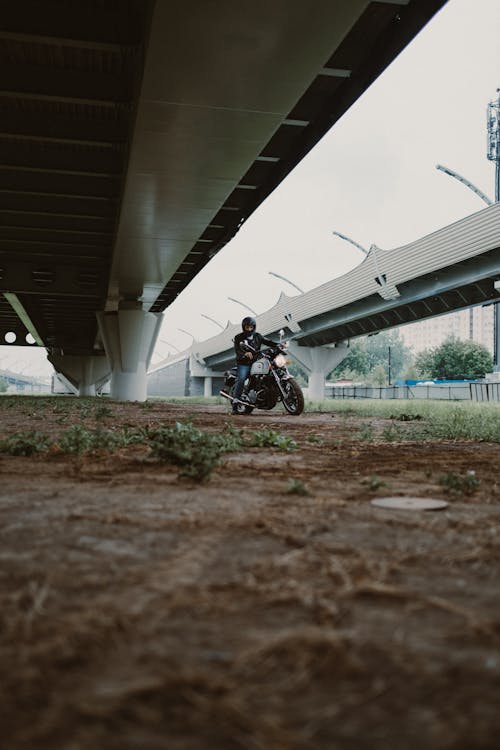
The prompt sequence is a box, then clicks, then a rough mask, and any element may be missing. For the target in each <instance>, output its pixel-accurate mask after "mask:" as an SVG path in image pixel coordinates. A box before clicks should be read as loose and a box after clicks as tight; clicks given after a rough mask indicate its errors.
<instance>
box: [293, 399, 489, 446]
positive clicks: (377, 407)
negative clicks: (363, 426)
mask: <svg viewBox="0 0 500 750" xmlns="http://www.w3.org/2000/svg"><path fill="white" fill-rule="evenodd" d="M307 410H308V411H321V412H330V411H335V413H336V414H338V415H339V416H359V417H376V418H379V419H393V420H395V419H397V420H399V421H404V422H409V421H418V422H420V423H421V424H420V425H419V429H418V431H410V432H407V431H406V430H405V431H401V432H400V433H399V434H398V437H397V439H398V440H415V439H418V440H435V439H438V440H440V439H441V440H480V441H489V442H493V443H500V404H498V403H477V402H470V401H462V402H458V403H457V402H456V401H454V402H451V401H436V400H427V399H418V400H412V401H409V400H406V399H401V401H398V404H397V409H395V404H394V399H385V400H384V399H380V400H379V399H376V400H375V399H363V400H361V399H345V400H341V399H331V400H325V401H317V402H308V405H307ZM388 435H389V437H390V438H391V439H394V437H395V435H394V434H393V433H388Z"/></svg>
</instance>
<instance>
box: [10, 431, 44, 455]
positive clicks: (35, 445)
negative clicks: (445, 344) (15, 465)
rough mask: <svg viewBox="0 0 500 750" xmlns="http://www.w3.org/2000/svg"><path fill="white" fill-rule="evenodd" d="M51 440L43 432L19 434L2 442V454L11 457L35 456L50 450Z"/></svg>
mask: <svg viewBox="0 0 500 750" xmlns="http://www.w3.org/2000/svg"><path fill="white" fill-rule="evenodd" d="M49 445H50V440H49V438H48V437H47V435H44V434H43V432H36V431H33V432H24V433H22V432H17V433H15V434H14V435H10V436H9V437H8V438H5V439H4V440H0V453H7V454H8V455H10V456H33V455H34V454H36V453H43V452H45V451H47V450H48V449H49Z"/></svg>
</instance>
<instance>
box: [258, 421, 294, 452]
mask: <svg viewBox="0 0 500 750" xmlns="http://www.w3.org/2000/svg"><path fill="white" fill-rule="evenodd" d="M245 444H246V445H248V446H249V447H257V448H278V449H279V450H281V451H288V452H289V451H294V450H295V449H296V448H297V443H296V442H295V440H293V439H292V438H289V437H287V436H286V435H282V434H281V433H280V432H277V431H276V430H273V429H271V428H270V427H264V428H263V429H262V430H253V431H252V432H248V433H246V434H245Z"/></svg>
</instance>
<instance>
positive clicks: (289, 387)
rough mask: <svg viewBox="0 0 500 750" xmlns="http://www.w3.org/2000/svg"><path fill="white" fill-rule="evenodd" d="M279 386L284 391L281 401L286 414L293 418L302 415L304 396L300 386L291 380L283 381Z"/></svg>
mask: <svg viewBox="0 0 500 750" xmlns="http://www.w3.org/2000/svg"><path fill="white" fill-rule="evenodd" d="M281 385H282V388H283V390H284V391H285V395H284V397H283V398H282V401H283V406H284V407H285V409H286V410H287V412H288V413H289V414H293V415H294V416H298V415H299V414H302V412H303V411H304V394H303V393H302V389H301V387H300V385H299V384H298V383H297V382H296V381H295V380H294V379H293V378H290V379H289V380H285V381H284V382H282V384H281Z"/></svg>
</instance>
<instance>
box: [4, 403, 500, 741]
mask: <svg viewBox="0 0 500 750" xmlns="http://www.w3.org/2000/svg"><path fill="white" fill-rule="evenodd" d="M63 400H64V399H63ZM27 403H29V404H32V403H33V402H32V401H29V402H23V401H22V399H19V400H18V402H17V405H16V406H14V407H13V408H9V409H3V410H2V412H1V414H0V418H1V420H2V434H3V436H4V437H5V436H6V435H9V434H12V433H14V432H19V431H21V430H24V431H27V430H41V431H45V432H48V433H50V434H52V435H54V436H57V434H58V433H59V432H60V431H61V430H62V429H66V428H67V427H68V424H69V423H70V422H71V420H72V419H75V417H71V416H65V415H64V412H61V410H60V409H56V408H55V407H54V408H52V407H51V408H44V409H43V410H39V409H37V408H36V407H33V406H31V405H30V406H29V408H28V407H27V406H26V404H27ZM23 404H24V405H23ZM78 418H79V419H81V421H82V424H88V425H89V426H92V425H93V422H92V419H93V417H92V415H91V414H90V413H89V415H88V416H85V414H84V413H83V412H82V414H81V415H80V417H78ZM186 419H191V420H192V423H193V424H194V425H196V426H198V427H200V428H201V429H203V430H207V431H222V430H224V429H225V426H226V425H227V423H228V422H231V420H232V423H233V424H237V427H238V428H245V429H251V430H259V429H262V428H271V429H273V430H276V431H278V432H279V433H281V434H282V435H285V436H288V437H290V438H293V439H294V440H295V441H296V442H297V445H298V447H297V449H296V450H294V451H290V452H286V451H280V450H277V449H269V448H248V449H246V450H245V451H244V452H239V453H227V454H224V456H223V459H222V461H221V463H220V465H219V466H218V467H217V468H216V470H215V471H214V472H213V473H212V475H211V477H210V478H209V479H208V480H207V481H205V482H203V483H198V482H194V481H192V480H186V479H182V478H179V469H178V468H177V467H175V466H171V465H168V464H166V463H161V462H158V461H156V460H154V459H152V458H151V457H150V456H148V454H147V450H146V449H145V447H144V446H140V445H130V446H128V447H126V448H121V449H120V450H118V451H117V452H115V453H112V454H110V453H108V452H106V451H100V452H99V451H98V452H94V453H92V454H87V455H80V456H78V455H76V456H72V455H64V454H62V453H60V452H58V451H57V450H51V451H49V453H44V454H41V455H38V456H33V457H24V456H10V455H1V456H0V477H1V484H0V524H1V526H0V540H1V545H0V584H1V585H0V675H1V683H0V712H1V714H2V715H1V721H0V728H1V731H0V744H1V746H2V748H4V749H5V750H18V749H19V750H21V749H22V750H25V749H28V748H29V750H35V749H36V750H239V749H245V750H285V749H286V750H323V749H325V750H336V749H337V748H341V749H342V750H344V749H349V750H351V749H354V750H358V749H362V750H365V749H366V750H379V749H380V750H382V748H383V749H384V750H413V748H415V749H417V748H419V750H420V748H422V747H425V748H426V750H437V749H439V750H441V749H444V748H446V749H449V748H453V749H457V750H471V749H473V750H480V749H485V748H498V747H499V743H500V740H499V737H500V649H499V646H500V595H499V581H500V484H499V480H498V457H499V451H500V447H499V446H498V445H497V444H488V443H471V442H451V441H447V442H437V441H436V442H432V443H416V442H399V443H398V442H396V443H388V442H386V441H384V440H382V439H381V438H380V439H379V438H378V437H377V436H379V435H380V434H381V431H382V430H383V429H384V428H385V427H387V425H388V424H389V423H390V420H373V419H371V420H369V419H362V418H359V417H354V416H352V415H351V416H341V415H339V414H336V413H335V412H334V413H305V414H303V415H302V416H300V417H291V416H288V415H286V414H284V413H278V412H270V413H266V412H255V413H254V414H253V415H252V416H249V417H231V416H230V415H229V414H228V411H227V409H226V407H225V406H208V407H207V406H201V405H193V404H188V405H185V404H167V403H160V402H153V404H149V402H148V404H147V406H146V407H145V406H143V405H142V406H141V405H139V404H113V403H110V404H109V414H108V415H107V416H106V417H105V418H104V419H101V421H105V422H106V424H107V425H108V426H111V425H113V426H123V425H157V424H174V423H175V422H176V421H179V420H180V421H185V420H186ZM367 423H369V424H370V429H372V430H374V439H372V440H370V441H369V440H366V439H361V437H360V436H362V434H363V433H362V429H363V425H365V427H366V424H367ZM403 427H404V425H403ZM408 429H410V426H408ZM365 435H366V433H365ZM468 471H474V472H475V475H474V476H475V478H477V480H478V486H477V487H467V486H466V485H465V484H463V485H460V483H459V486H457V487H455V489H453V486H452V484H453V483H452V482H451V480H450V481H448V483H445V484H442V481H443V477H446V476H448V477H450V476H453V477H459V478H460V477H462V478H463V477H466V476H470V475H467V472H468ZM468 490H470V492H469V491H468ZM301 492H303V493H307V494H300V493H301ZM399 495H401V496H418V497H424V498H429V497H431V498H437V499H444V500H446V501H447V502H448V503H449V505H448V507H447V508H446V509H445V510H441V511H415V510H385V509H382V508H377V507H375V506H373V505H372V504H371V502H370V501H371V500H372V499H374V498H376V497H379V498H380V497H384V496H399Z"/></svg>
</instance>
